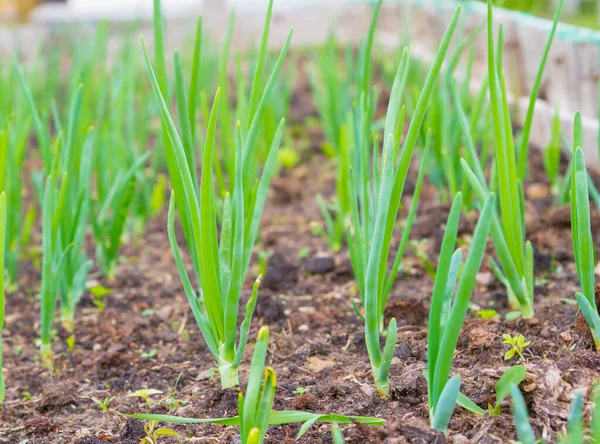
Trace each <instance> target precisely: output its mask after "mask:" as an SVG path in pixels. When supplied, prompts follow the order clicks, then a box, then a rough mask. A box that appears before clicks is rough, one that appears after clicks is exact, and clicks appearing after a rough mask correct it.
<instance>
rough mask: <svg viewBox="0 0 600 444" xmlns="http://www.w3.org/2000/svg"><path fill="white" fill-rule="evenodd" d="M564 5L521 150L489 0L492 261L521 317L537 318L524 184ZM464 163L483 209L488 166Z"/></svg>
mask: <svg viewBox="0 0 600 444" xmlns="http://www.w3.org/2000/svg"><path fill="white" fill-rule="evenodd" d="M562 5H563V0H560V1H559V4H558V7H557V10H556V14H555V17H554V22H553V26H552V30H551V32H550V35H549V37H548V41H547V43H546V47H545V49H544V53H543V55H542V60H541V61H540V65H539V67H538V71H537V75H536V78H535V81H534V84H533V87H532V90H531V96H530V100H529V106H528V109H527V114H526V116H525V122H524V125H523V132H522V133H521V135H520V144H519V148H518V150H517V147H516V145H517V144H516V142H515V139H514V136H513V129H512V121H511V117H510V112H509V105H508V94H507V90H506V84H505V79H504V72H503V69H502V58H503V46H504V39H503V32H502V28H500V32H499V36H498V45H497V47H496V46H495V45H494V24H493V8H492V2H491V0H488V17H487V25H488V29H487V33H488V38H487V46H488V48H487V49H488V73H487V74H488V84H489V92H490V106H491V114H492V127H493V144H494V167H493V168H494V173H495V177H496V181H495V182H496V183H494V184H493V185H494V186H495V188H494V191H496V194H497V195H498V200H499V207H500V211H499V215H498V216H497V217H496V219H497V220H496V221H494V223H493V225H492V231H491V235H492V240H493V241H494V246H495V248H496V254H497V259H498V264H496V262H495V261H492V264H493V269H494V272H495V274H496V276H497V277H498V279H499V280H500V281H501V282H502V284H503V285H504V286H505V288H506V290H507V295H508V300H509V303H510V305H511V307H512V308H513V309H515V310H520V311H521V314H522V316H523V317H525V318H531V317H532V316H533V302H534V294H533V289H534V277H533V247H532V245H531V242H529V241H526V240H525V198H524V194H523V187H522V181H523V180H524V178H525V175H526V171H527V160H528V156H527V155H528V152H529V136H530V134H531V127H532V123H533V115H534V108H535V102H536V99H537V94H538V92H539V89H540V85H541V81H542V77H543V73H544V68H545V65H546V60H547V58H548V53H549V51H550V47H551V45H552V41H553V39H554V35H555V33H556V27H557V24H558V20H559V18H560V13H561V10H562ZM463 126H464V123H463ZM465 129H466V128H465ZM463 133H464V134H465V137H467V138H468V137H470V134H469V133H467V132H466V131H464V132H463ZM471 143H472V142H471ZM461 162H462V165H463V168H464V169H465V172H466V174H467V178H468V180H469V182H470V184H471V186H472V187H473V189H474V190H475V194H476V195H477V197H478V199H479V205H482V202H484V201H485V200H486V199H487V197H488V196H489V194H490V187H489V186H488V185H487V182H486V180H485V177H484V176H483V167H482V165H481V163H480V159H479V157H478V156H477V155H472V156H470V158H469V159H468V160H465V159H463V160H462V161H461Z"/></svg>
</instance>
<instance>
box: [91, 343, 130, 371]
mask: <svg viewBox="0 0 600 444" xmlns="http://www.w3.org/2000/svg"><path fill="white" fill-rule="evenodd" d="M125 350H127V347H125V346H124V345H123V344H112V345H111V346H110V347H109V348H108V350H107V351H106V352H105V353H102V354H101V355H100V356H99V357H98V359H97V361H96V365H97V366H98V367H100V368H107V369H117V368H125V367H126V366H129V364H130V362H129V361H130V360H129V359H128V358H127V356H126V355H125V353H124V352H125Z"/></svg>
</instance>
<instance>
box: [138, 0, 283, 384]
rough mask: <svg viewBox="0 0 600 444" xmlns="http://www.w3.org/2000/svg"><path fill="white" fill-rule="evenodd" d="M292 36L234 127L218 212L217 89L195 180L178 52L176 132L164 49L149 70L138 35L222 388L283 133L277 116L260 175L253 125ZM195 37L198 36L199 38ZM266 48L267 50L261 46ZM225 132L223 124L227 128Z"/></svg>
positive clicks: (232, 367)
mask: <svg viewBox="0 0 600 444" xmlns="http://www.w3.org/2000/svg"><path fill="white" fill-rule="evenodd" d="M156 5H158V8H157V10H156V11H155V25H156V26H155V32H156V31H158V35H155V41H157V42H160V41H162V37H161V33H162V19H161V17H160V7H159V6H160V5H159V2H158V0H157V1H155V6H156ZM271 7H272V5H270V6H269V11H268V13H267V20H266V21H265V31H264V33H266V32H267V29H268V28H269V25H270V9H271ZM291 36H292V32H291V31H290V33H289V35H288V38H287V40H286V42H285V44H284V45H283V48H282V49H281V51H280V53H279V56H278V58H277V61H276V63H275V65H274V67H273V70H272V73H271V75H270V77H269V79H268V80H267V82H266V84H265V86H264V88H261V89H260V91H258V90H257V92H256V94H258V99H257V105H256V109H255V111H254V113H253V114H252V115H251V116H250V117H251V120H250V122H244V124H242V123H241V122H238V124H237V125H236V128H235V153H234V160H235V169H234V172H233V176H231V177H229V187H230V191H229V192H226V193H225V195H224V197H223V202H222V205H220V210H221V211H218V209H219V208H218V205H217V203H218V196H217V193H216V191H215V184H214V179H215V175H214V174H213V171H214V168H213V166H214V165H215V153H216V151H217V150H216V135H217V119H218V116H219V115H220V113H219V106H220V97H221V94H220V90H219V89H217V92H216V94H215V96H214V100H213V103H212V109H211V111H210V115H209V118H208V125H207V129H206V138H205V142H204V147H203V151H202V162H201V178H200V181H199V182H198V179H197V178H196V162H195V155H194V153H195V146H194V142H193V140H194V137H192V135H191V134H190V127H191V125H192V122H194V120H193V115H194V114H195V112H194V110H191V109H190V108H188V106H181V104H182V103H184V104H185V103H186V95H185V93H184V89H185V88H184V86H183V79H182V72H181V65H180V64H179V57H178V54H177V53H176V54H175V71H176V77H177V78H178V82H177V83H178V88H177V91H178V94H177V102H178V104H179V120H180V122H181V125H180V126H181V130H178V128H177V126H176V125H175V121H174V119H173V116H172V115H171V111H170V109H169V107H168V105H167V102H166V99H165V95H164V92H163V91H164V89H163V87H161V85H162V84H163V83H162V82H164V79H163V80H161V78H163V77H164V76H165V75H166V74H165V72H164V70H163V69H164V66H163V63H162V62H164V48H163V47H162V45H160V44H159V48H158V49H157V55H158V57H157V61H158V63H157V71H156V72H155V70H154V68H153V67H152V63H151V61H150V57H149V55H148V52H147V50H146V46H145V44H144V42H143V39H142V48H143V53H144V59H145V63H146V68H147V71H148V76H149V78H150V83H151V85H152V89H153V91H154V94H155V96H156V101H157V103H158V105H159V109H160V116H161V122H162V126H163V131H164V137H165V139H166V140H165V148H166V158H167V164H168V165H169V173H170V176H171V184H172V187H173V193H172V198H171V204H170V208H169V221H168V231H169V240H170V243H171V247H172V250H173V254H174V256H175V260H176V262H177V268H178V270H179V274H180V278H181V281H182V283H183V286H184V290H185V293H186V295H187V297H188V301H189V303H190V306H191V308H192V312H193V314H194V317H195V319H196V322H197V324H198V326H199V328H200V331H201V332H202V336H203V337H204V339H205V341H206V343H207V345H208V347H209V349H210V351H211V352H212V354H213V355H214V356H215V359H216V360H217V363H218V367H219V373H220V376H221V384H222V386H223V387H224V388H226V387H232V386H235V385H237V384H238V383H239V379H238V366H239V364H240V362H241V360H242V356H243V352H244V348H245V345H246V342H247V341H248V331H249V328H250V322H251V320H252V315H253V313H254V307H255V305H256V299H257V295H258V284H259V280H260V278H259V279H257V280H256V282H255V284H254V287H253V290H252V296H251V297H250V300H249V301H248V303H247V305H246V311H245V315H244V319H243V321H242V324H241V326H240V328H239V335H238V325H237V320H238V311H239V305H240V296H241V292H242V288H243V284H244V281H245V278H246V274H247V271H248V268H249V265H250V259H251V256H252V249H253V246H254V243H255V240H256V237H257V234H258V228H259V223H260V219H261V216H262V211H263V208H264V203H265V199H266V195H267V191H268V188H269V184H270V182H271V178H272V176H273V174H274V171H275V167H276V163H277V151H278V149H279V146H280V144H281V139H282V137H283V130H284V126H285V121H284V119H281V121H280V123H279V125H278V127H277V130H276V132H275V134H274V136H273V140H272V141H271V147H270V148H269V151H268V156H267V158H266V161H265V162H264V164H263V165H262V174H259V168H258V166H257V164H256V162H255V156H257V152H256V150H257V146H258V143H257V141H258V134H259V128H260V126H261V123H262V118H263V115H264V112H265V108H266V104H267V103H268V101H269V98H270V96H271V94H272V93H273V89H274V86H275V84H276V82H277V76H278V74H279V72H280V70H281V67H282V65H283V62H284V60H285V57H286V54H287V52H288V49H289V47H290V42H291ZM196 40H197V41H199V38H197V39H196ZM264 51H266V45H265V47H264ZM161 60H162V62H161ZM197 69H198V65H197V64H196V63H195V64H194V66H193V69H192V76H191V78H192V82H191V86H190V93H189V94H188V97H190V98H191V96H192V95H193V90H194V79H195V78H196V74H195V72H196V70H197ZM257 88H258V86H257ZM245 128H247V130H245ZM227 130H228V129H225V131H227ZM176 209H177V210H178V214H179V220H180V222H181V225H182V228H183V231H184V234H185V240H186V243H187V245H188V248H189V251H190V253H191V254H190V255H191V259H192V265H193V268H194V271H195V272H196V277H197V279H198V283H199V287H200V292H199V295H197V294H196V293H195V291H194V289H193V286H192V283H191V280H190V278H189V276H188V274H187V270H186V269H185V266H184V263H183V259H182V257H181V253H180V252H179V247H178V245H177V241H176V239H175V227H174V223H175V210H176ZM217 213H219V217H217ZM218 220H219V221H221V230H220V233H218V227H217V221H218ZM236 342H237V344H236Z"/></svg>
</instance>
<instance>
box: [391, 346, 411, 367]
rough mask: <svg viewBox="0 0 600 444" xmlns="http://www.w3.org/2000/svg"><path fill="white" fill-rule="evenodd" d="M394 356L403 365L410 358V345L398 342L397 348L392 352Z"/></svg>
mask: <svg viewBox="0 0 600 444" xmlns="http://www.w3.org/2000/svg"><path fill="white" fill-rule="evenodd" d="M394 355H395V356H396V357H397V358H398V359H400V361H401V362H402V363H405V362H406V361H408V360H409V359H410V357H411V356H412V349H411V347H410V344H409V343H408V342H400V343H399V344H398V346H397V347H396V351H395V352H394Z"/></svg>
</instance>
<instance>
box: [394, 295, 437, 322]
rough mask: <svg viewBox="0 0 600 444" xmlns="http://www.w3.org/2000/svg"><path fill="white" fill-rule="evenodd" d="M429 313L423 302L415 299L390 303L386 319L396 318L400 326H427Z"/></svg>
mask: <svg viewBox="0 0 600 444" xmlns="http://www.w3.org/2000/svg"><path fill="white" fill-rule="evenodd" d="M428 317H429V311H428V310H427V309H426V308H425V306H424V305H423V301H417V300H414V299H409V300H400V301H398V300H396V301H390V302H388V306H387V307H386V309H385V318H386V319H390V318H396V319H397V320H398V323H399V324H400V325H420V326H422V325H426V323H427V318H428Z"/></svg>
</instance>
